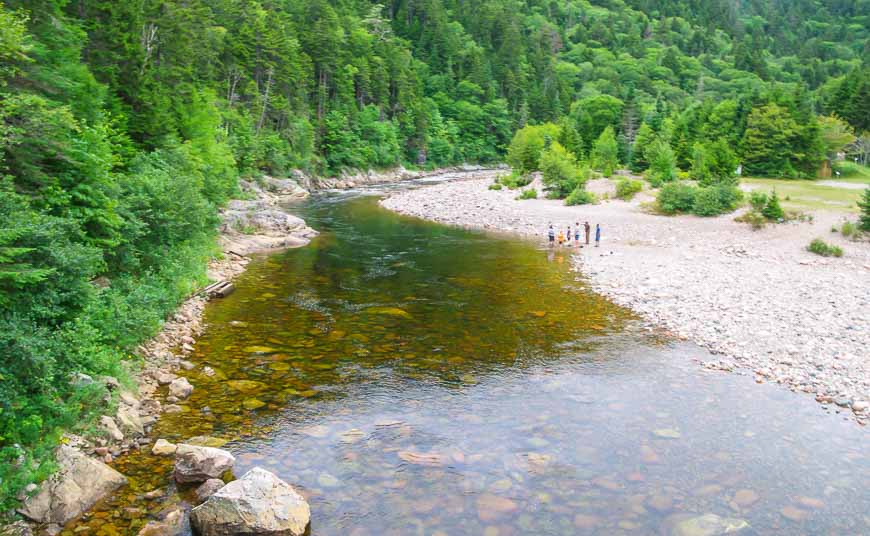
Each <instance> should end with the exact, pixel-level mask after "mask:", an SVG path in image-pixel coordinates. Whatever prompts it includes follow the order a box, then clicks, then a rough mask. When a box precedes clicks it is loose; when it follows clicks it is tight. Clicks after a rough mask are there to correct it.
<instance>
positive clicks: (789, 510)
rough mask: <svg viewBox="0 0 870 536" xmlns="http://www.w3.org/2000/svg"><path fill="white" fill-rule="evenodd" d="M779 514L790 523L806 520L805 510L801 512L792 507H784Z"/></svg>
mask: <svg viewBox="0 0 870 536" xmlns="http://www.w3.org/2000/svg"><path fill="white" fill-rule="evenodd" d="M779 513H780V514H782V517H784V518H786V519H790V520H792V521H803V520H804V519H806V518H807V511H806V510H801V509H800V508H797V507H794V506H785V507H783V509H782V510H780V511H779Z"/></svg>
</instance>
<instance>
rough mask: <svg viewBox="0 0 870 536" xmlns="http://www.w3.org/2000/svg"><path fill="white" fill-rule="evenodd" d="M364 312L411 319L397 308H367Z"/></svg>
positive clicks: (408, 314)
mask: <svg viewBox="0 0 870 536" xmlns="http://www.w3.org/2000/svg"><path fill="white" fill-rule="evenodd" d="M365 312H367V313H369V314H373V315H387V316H398V317H401V318H406V319H411V318H413V317H412V316H411V313H409V312H408V311H405V310H404V309H399V308H398V307H368V308H366V309H365Z"/></svg>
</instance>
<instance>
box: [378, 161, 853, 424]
mask: <svg viewBox="0 0 870 536" xmlns="http://www.w3.org/2000/svg"><path fill="white" fill-rule="evenodd" d="M493 175H494V174H493ZM491 183H492V180H491V178H485V179H478V180H471V181H457V182H451V183H445V184H440V185H436V186H431V187H427V188H423V189H418V190H410V191H405V192H399V193H397V194H395V195H393V196H391V197H389V198H387V199H385V200H384V201H382V205H383V206H384V207H386V208H388V209H390V210H394V211H397V212H400V213H403V214H407V215H411V216H417V217H421V218H425V219H429V220H433V221H438V222H442V223H447V224H452V225H458V226H463V227H468V228H476V229H483V230H488V231H494V232H502V233H505V232H506V233H512V234H517V235H521V236H525V237H527V238H532V239H536V240H540V241H541V243H542V245H543V244H544V241H545V237H544V233H545V230H546V228H547V225H548V224H549V223H551V222H552V223H553V224H554V225H556V226H557V227H565V226H567V225H568V224H573V223H574V222H577V221H580V222H581V224H582V222H583V221H587V220H588V221H589V222H590V223H591V224H592V225H593V227H594V225H595V224H601V225H602V228H603V246H602V247H601V248H597V249H596V248H582V249H578V250H577V252H576V255H575V262H576V267H577V269H578V271H579V272H580V273H581V274H582V276H583V277H584V278H586V279H588V281H589V284H590V285H591V286H592V287H593V288H594V289H595V290H597V291H599V292H601V293H603V294H605V295H606V296H608V297H609V298H611V299H612V300H613V301H615V302H616V303H618V304H620V305H624V306H627V307H629V308H631V309H633V310H635V311H636V312H637V313H639V314H640V315H642V316H643V317H645V318H646V319H648V320H649V321H650V322H653V323H655V324H656V325H658V326H661V327H664V328H666V329H667V330H669V331H671V332H672V333H674V334H675V335H676V336H677V337H679V338H682V339H687V340H692V341H694V342H696V343H697V344H699V345H701V346H703V347H705V348H708V349H709V350H710V351H711V352H712V353H714V354H715V355H716V356H717V359H716V360H713V361H706V362H702V365H703V366H704V367H707V368H710V369H718V370H726V371H735V372H737V373H740V374H752V375H754V376H755V378H756V381H758V382H776V383H780V384H783V385H785V386H787V387H789V388H790V389H792V390H795V391H801V392H805V393H808V394H810V395H812V396H815V398H816V400H817V401H819V402H820V403H821V404H823V405H824V406H825V407H826V408H829V409H830V410H832V411H837V412H843V413H844V415H846V414H848V415H854V418H855V419H856V420H857V421H858V422H859V423H862V424H864V423H866V422H867V421H868V420H870V407H868V401H870V362H868V360H867V359H866V349H867V348H868V347H870V326H868V322H867V319H868V318H870V285H868V280H870V244H867V243H866V242H864V243H857V242H852V241H847V240H845V239H843V238H842V237H840V236H839V235H833V234H832V233H831V231H830V230H831V227H832V225H834V224H837V223H839V221H840V220H841V218H842V214H838V213H832V212H825V211H818V212H815V213H814V214H813V216H814V219H813V222H811V223H806V222H804V223H787V224H781V225H772V226H768V227H766V228H765V229H762V230H760V231H752V230H751V229H750V228H749V227H748V226H747V225H745V224H741V223H737V222H735V221H734V220H733V218H734V215H725V216H721V217H718V218H698V217H694V216H678V217H665V216H658V215H652V214H648V213H646V212H644V211H643V210H642V209H641V207H640V204H641V203H642V202H644V201H649V200H650V199H651V197H650V196H649V195H646V194H641V195H639V196H638V197H637V198H636V199H635V200H634V201H632V202H623V201H619V200H613V201H606V202H603V203H601V204H599V205H593V206H579V207H566V206H564V205H563V204H562V202H561V201H553V200H544V199H539V200H526V201H517V200H516V199H515V197H516V195H517V192H515V191H506V190H502V191H494V190H489V189H488V187H489V185H490V184H491ZM590 188H591V189H598V190H601V191H606V190H608V189H610V188H611V185H610V184H609V181H593V184H591V185H590ZM816 237H823V238H824V239H825V240H827V241H830V242H833V243H836V244H838V245H840V246H841V247H843V249H844V250H845V252H846V253H845V256H844V257H843V258H840V259H825V258H821V257H818V256H816V255H813V254H811V253H809V252H807V251H806V249H805V248H806V245H807V244H808V243H809V242H810V241H811V240H812V239H813V238H816Z"/></svg>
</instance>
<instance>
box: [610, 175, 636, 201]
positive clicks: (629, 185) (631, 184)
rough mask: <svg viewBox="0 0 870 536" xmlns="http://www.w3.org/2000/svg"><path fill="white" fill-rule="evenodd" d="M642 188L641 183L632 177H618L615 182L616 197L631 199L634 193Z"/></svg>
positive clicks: (625, 199)
mask: <svg viewBox="0 0 870 536" xmlns="http://www.w3.org/2000/svg"><path fill="white" fill-rule="evenodd" d="M641 190H643V183H642V182H640V181H636V180H632V179H619V180H618V181H617V182H616V197H618V198H620V199H622V200H624V201H631V199H632V198H633V197H634V195H635V194H636V193H638V192H640V191H641Z"/></svg>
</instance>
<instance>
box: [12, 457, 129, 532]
mask: <svg viewBox="0 0 870 536" xmlns="http://www.w3.org/2000/svg"><path fill="white" fill-rule="evenodd" d="M57 463H58V465H59V466H60V469H59V470H58V471H57V473H55V474H54V475H52V476H51V477H49V478H48V480H46V481H45V482H43V484H42V487H41V488H40V490H39V492H38V493H37V494H36V495H34V496H32V497H30V498H28V499H27V500H25V501H24V505H23V506H22V507H21V508H20V509H19V510H18V512H19V513H20V514H21V515H23V516H25V517H27V518H29V519H32V520H33V521H36V522H38V523H52V524H58V525H63V524H65V523H67V522H68V521H70V520H72V519H75V518H77V517H78V516H80V515H82V513H84V512H85V511H87V510H88V509H89V508H90V507H91V506H93V505H94V504H95V503H96V502H97V501H99V500H100V499H102V498H103V497H104V496H106V495H108V494H109V493H111V492H113V491H115V490H116V489H118V488H119V487H121V486H123V485H124V484H126V483H127V479H126V478H125V477H124V475H122V474H121V473H119V472H118V471H115V470H114V469H112V468H111V467H109V466H108V465H106V464H104V463H102V462H100V461H97V460H95V459H93V458H89V457H87V456H85V455H84V454H83V453H81V452H80V451H78V450H76V449H74V448H72V447H69V446H67V445H61V446H60V448H59V449H58V450H57Z"/></svg>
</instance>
